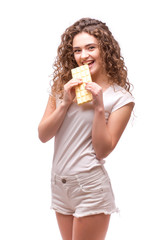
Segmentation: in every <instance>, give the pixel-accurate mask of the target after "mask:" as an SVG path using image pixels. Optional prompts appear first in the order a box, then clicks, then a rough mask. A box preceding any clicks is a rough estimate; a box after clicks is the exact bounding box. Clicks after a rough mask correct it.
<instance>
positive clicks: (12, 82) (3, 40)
mask: <svg viewBox="0 0 160 240" xmlns="http://www.w3.org/2000/svg"><path fill="white" fill-rule="evenodd" d="M158 8H159V6H158V0H157V1H156V0H152V1H147V0H141V1H140V0H135V1H127V0H121V1H119V0H112V1H108V0H106V1H101V0H99V1H97V2H95V1H84V0H81V1H73V0H68V1H64V2H63V1H61V0H60V1H57V2H55V1H53V0H45V1H42V0H39V1H38V0H28V1H23V0H15V1H11V0H6V1H1V3H0V25H1V27H0V34H1V37H0V113H1V117H0V141H1V143H0V148H1V150H0V228H1V230H0V238H1V239H3V240H10V239H16V240H21V239H23V240H25V239H26V240H28V239H31V240H32V239H39V240H41V239H43V240H44V239H46V240H51V239H56V240H60V239H61V237H60V235H59V230H58V227H57V223H56V219H55V215H54V212H53V211H52V210H50V170H51V163H52V155H53V140H51V141H50V142H48V143H46V144H42V143H41V142H40V141H39V139H38V134H37V127H38V123H39V121H40V119H41V117H42V114H43V112H44V108H45V106H46V102H47V99H48V88H49V81H50V79H51V78H50V77H49V76H50V75H51V74H52V63H53V61H54V58H55V56H56V50H57V47H58V44H59V42H60V36H61V34H62V33H63V31H64V30H65V29H66V27H68V26H69V25H70V24H72V23H74V22H75V21H76V20H78V19H79V18H82V17H93V18H97V19H100V20H102V21H105V22H106V23H107V25H108V26H109V28H110V29H111V31H112V33H113V35H114V36H115V38H116V39H117V40H118V42H119V43H120V46H121V49H122V54H123V56H124V58H125V62H126V65H127V67H128V73H129V79H130V82H132V83H133V85H134V91H133V94H134V96H135V98H136V107H135V111H134V112H135V115H136V117H135V118H134V120H133V121H130V123H129V124H128V126H127V129H126V131H125V133H124V134H123V136H122V138H121V141H120V142H119V144H118V146H117V148H116V149H115V151H114V152H113V153H112V154H111V155H110V156H109V157H108V159H107V161H106V164H105V166H106V168H107V170H108V172H109V175H110V177H111V180H112V185H113V189H114V192H115V196H116V202H117V205H118V207H119V208H120V210H121V213H120V215H117V214H114V215H112V219H111V223H110V227H109V231H108V235H107V239H108V240H115V239H123V240H128V239H129V240H135V239H146V240H149V239H154V240H159V239H160V233H159V214H160V204H159V202H160V194H159V182H160V176H159V166H160V165H159V160H160V154H159V135H160V127H159V122H160V114H159V100H158V98H159V80H160V77H159V56H160V47H159V42H160V34H159V32H158V31H159V25H158V21H160V17H159V16H158V15H159V10H158Z"/></svg>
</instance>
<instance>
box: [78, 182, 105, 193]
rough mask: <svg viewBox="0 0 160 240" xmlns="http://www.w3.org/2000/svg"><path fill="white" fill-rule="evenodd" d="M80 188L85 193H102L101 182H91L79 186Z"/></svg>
mask: <svg viewBox="0 0 160 240" xmlns="http://www.w3.org/2000/svg"><path fill="white" fill-rule="evenodd" d="M80 188H81V190H82V191H83V192H85V193H99V192H103V186H102V184H101V182H92V183H88V184H87V183H85V184H80Z"/></svg>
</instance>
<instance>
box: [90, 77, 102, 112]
mask: <svg viewBox="0 0 160 240" xmlns="http://www.w3.org/2000/svg"><path fill="white" fill-rule="evenodd" d="M86 90H88V91H90V92H91V93H92V95H93V105H94V107H95V108H96V107H103V91H102V88H101V87H100V86H99V85H98V84H97V83H95V82H89V83H87V85H86Z"/></svg>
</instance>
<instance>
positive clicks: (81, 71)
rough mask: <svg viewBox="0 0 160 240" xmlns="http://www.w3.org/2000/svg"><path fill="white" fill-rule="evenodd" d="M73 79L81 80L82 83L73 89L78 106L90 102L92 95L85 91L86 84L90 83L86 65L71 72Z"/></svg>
mask: <svg viewBox="0 0 160 240" xmlns="http://www.w3.org/2000/svg"><path fill="white" fill-rule="evenodd" d="M71 72H72V77H73V78H80V79H82V81H83V83H82V84H81V85H79V86H76V87H75V92H76V98H77V103H78V104H83V103H86V102H90V101H92V94H91V93H90V92H89V91H87V90H86V89H85V85H86V83H87V82H92V79H91V75H90V72H89V67H88V65H83V66H80V67H77V68H73V69H72V70H71Z"/></svg>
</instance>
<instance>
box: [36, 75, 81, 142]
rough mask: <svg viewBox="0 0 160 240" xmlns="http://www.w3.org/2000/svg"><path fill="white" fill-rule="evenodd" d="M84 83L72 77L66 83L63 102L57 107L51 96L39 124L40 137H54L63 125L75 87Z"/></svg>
mask: <svg viewBox="0 0 160 240" xmlns="http://www.w3.org/2000/svg"><path fill="white" fill-rule="evenodd" d="M80 83H82V81H81V80H79V79H74V80H73V79H72V80H70V81H69V82H67V83H66V84H65V85H64V96H63V100H62V102H61V104H60V105H59V106H58V107H57V108H56V100H55V97H49V100H48V103H47V107H46V110H45V112H44V115H43V117H42V120H41V121H40V124H39V126H38V134H39V139H40V140H41V141H42V142H44V143H45V142H47V141H49V140H50V139H51V138H53V137H54V136H55V135H56V133H57V131H58V129H59V127H60V126H61V124H62V122H63V120H64V118H65V115H66V112H67V110H68V108H69V106H70V105H71V103H72V102H73V99H74V98H75V90H74V87H75V86H77V85H78V84H80Z"/></svg>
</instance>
